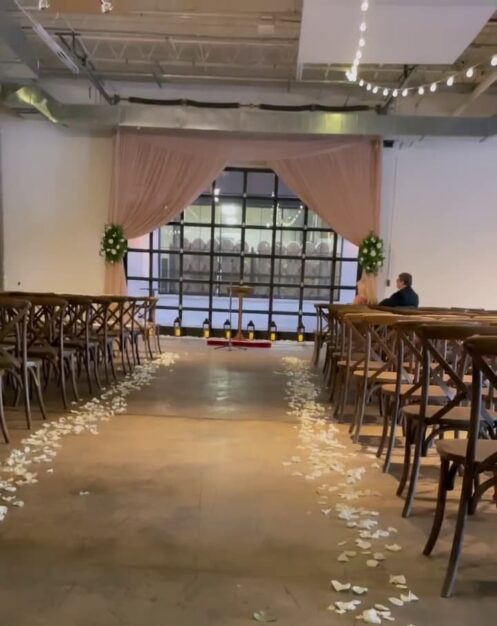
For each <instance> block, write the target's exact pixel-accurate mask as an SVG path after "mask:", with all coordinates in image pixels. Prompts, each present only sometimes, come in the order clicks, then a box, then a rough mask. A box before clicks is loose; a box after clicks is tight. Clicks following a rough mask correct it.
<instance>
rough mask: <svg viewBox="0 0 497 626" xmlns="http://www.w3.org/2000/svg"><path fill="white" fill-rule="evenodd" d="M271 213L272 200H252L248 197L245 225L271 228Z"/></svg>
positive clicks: (272, 207)
mask: <svg viewBox="0 0 497 626" xmlns="http://www.w3.org/2000/svg"><path fill="white" fill-rule="evenodd" d="M273 213H274V206H273V202H272V200H270V199H267V200H254V199H252V198H249V199H248V200H247V208H246V211H245V224H247V226H261V227H262V228H272V226H273Z"/></svg>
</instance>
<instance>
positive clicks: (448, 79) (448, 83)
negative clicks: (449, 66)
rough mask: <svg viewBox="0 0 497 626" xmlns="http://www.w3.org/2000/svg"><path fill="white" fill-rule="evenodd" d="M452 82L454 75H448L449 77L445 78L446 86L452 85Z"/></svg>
mask: <svg viewBox="0 0 497 626" xmlns="http://www.w3.org/2000/svg"><path fill="white" fill-rule="evenodd" d="M453 84H454V77H453V76H449V78H447V87H452V85H453Z"/></svg>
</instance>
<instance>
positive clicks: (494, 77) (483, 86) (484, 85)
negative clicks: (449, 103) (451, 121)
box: [452, 70, 497, 117]
mask: <svg viewBox="0 0 497 626" xmlns="http://www.w3.org/2000/svg"><path fill="white" fill-rule="evenodd" d="M496 81H497V70H496V71H494V72H492V73H491V74H489V75H488V76H487V77H486V78H484V79H483V80H482V81H481V83H480V84H479V85H477V86H476V87H475V89H474V90H473V91H472V92H471V93H470V94H469V96H468V97H467V98H466V100H465V101H464V102H463V103H462V104H461V105H460V106H458V107H457V109H456V110H455V111H454V113H452V115H453V116H454V117H459V115H462V114H463V113H464V111H466V109H467V108H468V107H469V106H470V105H471V104H473V102H475V100H478V98H479V97H480V96H481V95H483V94H484V93H485V92H486V91H487V90H488V89H489V88H490V87H491V86H492V85H493V84H494V83H495V82H496Z"/></svg>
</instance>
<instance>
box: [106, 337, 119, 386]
mask: <svg viewBox="0 0 497 626" xmlns="http://www.w3.org/2000/svg"><path fill="white" fill-rule="evenodd" d="M107 356H108V358H109V364H110V371H111V373H112V377H113V379H114V381H116V382H117V373H116V367H115V365H114V351H113V349H112V344H111V343H109V344H107Z"/></svg>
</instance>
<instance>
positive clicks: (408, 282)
mask: <svg viewBox="0 0 497 626" xmlns="http://www.w3.org/2000/svg"><path fill="white" fill-rule="evenodd" d="M411 286H412V276H411V274H408V273H407V272H402V273H401V274H399V277H398V278H397V289H404V287H411Z"/></svg>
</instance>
